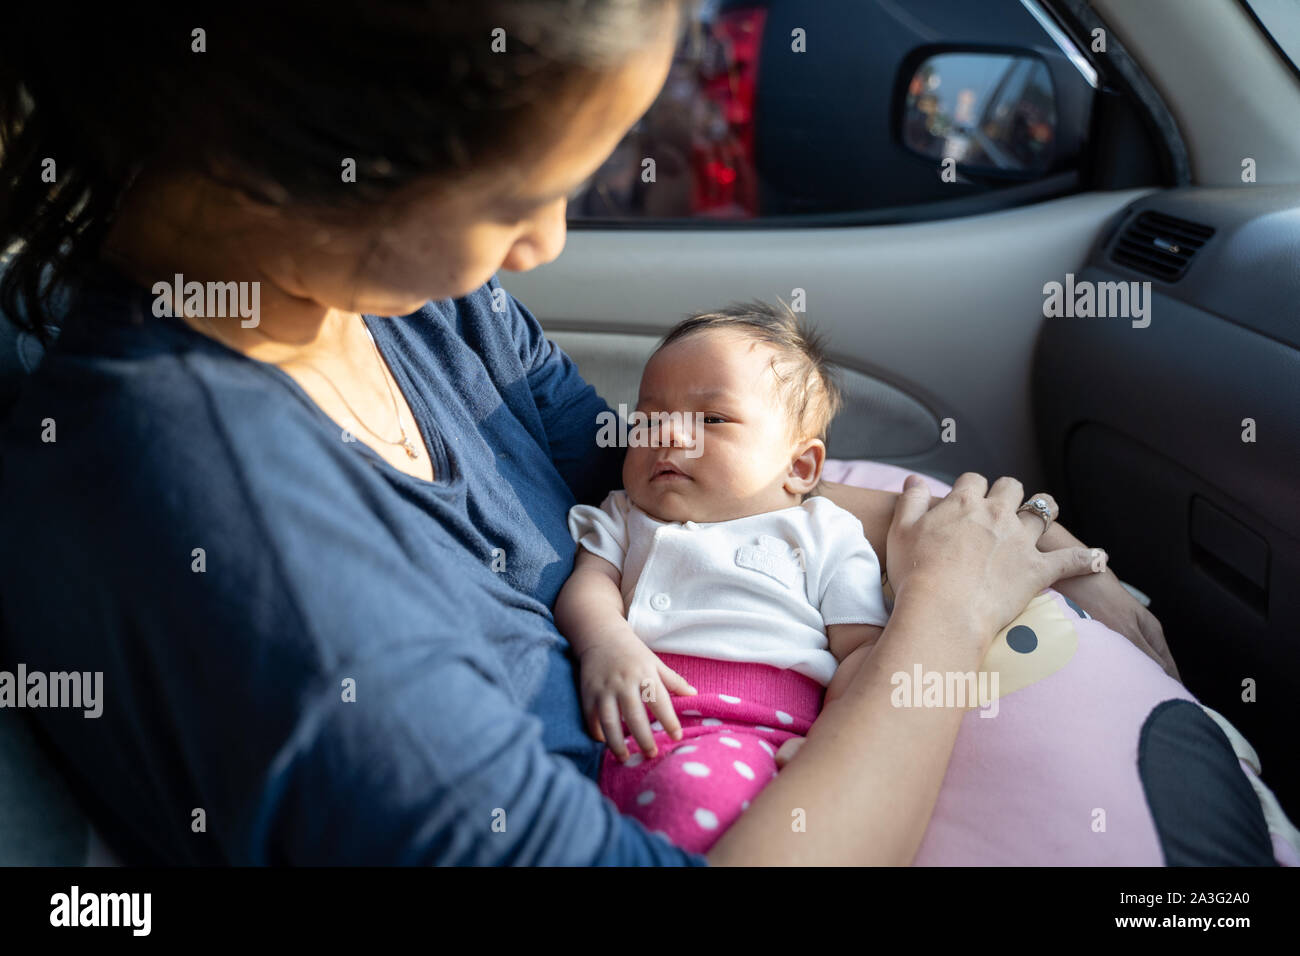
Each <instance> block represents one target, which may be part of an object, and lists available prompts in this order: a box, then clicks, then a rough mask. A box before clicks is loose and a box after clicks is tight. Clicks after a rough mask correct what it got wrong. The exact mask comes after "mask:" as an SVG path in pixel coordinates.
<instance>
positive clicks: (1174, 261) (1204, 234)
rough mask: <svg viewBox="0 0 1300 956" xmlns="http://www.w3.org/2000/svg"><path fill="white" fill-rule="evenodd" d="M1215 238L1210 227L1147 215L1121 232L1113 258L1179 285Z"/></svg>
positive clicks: (1154, 214) (1162, 216)
mask: <svg viewBox="0 0 1300 956" xmlns="http://www.w3.org/2000/svg"><path fill="white" fill-rule="evenodd" d="M1212 235H1214V230H1213V229H1211V228H1210V227H1209V226H1202V225H1198V224H1197V223H1194V222H1188V221H1187V220H1186V219H1175V218H1174V217H1173V216H1166V215H1164V214H1163V213H1158V212H1144V213H1142V215H1140V216H1138V217H1137V218H1136V219H1135V220H1133V221H1132V222H1131V223H1129V224H1128V226H1127V227H1126V228H1125V230H1124V231H1123V232H1122V233H1120V237H1119V240H1118V241H1117V242H1116V243H1115V248H1114V249H1113V250H1112V251H1111V254H1110V257H1111V259H1112V260H1113V261H1115V262H1117V263H1119V264H1120V265H1122V266H1126V267H1127V268H1129V269H1132V270H1134V271H1135V272H1141V273H1143V274H1144V275H1149V276H1152V277H1154V278H1156V279H1159V280H1160V281H1161V282H1177V281H1178V280H1179V279H1181V278H1182V277H1183V274H1184V273H1186V272H1187V266H1188V264H1189V263H1190V262H1191V261H1192V256H1194V255H1196V253H1197V250H1199V249H1200V248H1201V246H1203V245H1205V243H1206V241H1207V240H1209V238H1210V237H1211V236H1212Z"/></svg>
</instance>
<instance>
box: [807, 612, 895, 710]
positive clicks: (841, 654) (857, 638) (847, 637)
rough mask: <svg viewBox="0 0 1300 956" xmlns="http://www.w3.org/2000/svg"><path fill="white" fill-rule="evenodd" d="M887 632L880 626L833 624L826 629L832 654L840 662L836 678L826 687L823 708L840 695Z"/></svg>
mask: <svg viewBox="0 0 1300 956" xmlns="http://www.w3.org/2000/svg"><path fill="white" fill-rule="evenodd" d="M884 631H885V629H884V627H882V626H880V625H878V624H831V625H828V626H827V628H826V637H827V639H828V640H829V641H830V645H831V653H832V654H834V655H835V659H836V660H837V661H839V662H840V666H839V667H837V668H835V676H834V677H832V678H831V682H830V683H829V684H828V685H827V686H826V699H825V701H824V702H823V705H822V706H825V705H826V704H829V703H830V702H831V701H832V700H834V699H835V698H836V697H838V696H839V695H840V693H841V692H842V690H843V689H844V687H846V686H847V685H848V684H849V683H850V682H851V681H852V680H853V675H854V674H855V673H857V670H858V668H859V667H861V666H862V663H863V661H865V660H866V659H867V657H868V656H869V655H870V654H871V652H872V651H873V650H875V647H876V641H878V640H880V635H881V634H883V633H884Z"/></svg>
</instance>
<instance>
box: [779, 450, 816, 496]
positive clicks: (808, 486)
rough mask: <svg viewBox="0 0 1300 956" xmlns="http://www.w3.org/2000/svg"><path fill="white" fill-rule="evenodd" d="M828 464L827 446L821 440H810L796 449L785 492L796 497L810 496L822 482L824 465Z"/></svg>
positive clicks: (787, 476)
mask: <svg viewBox="0 0 1300 956" xmlns="http://www.w3.org/2000/svg"><path fill="white" fill-rule="evenodd" d="M824 464H826V444H825V443H824V442H823V441H822V440H821V439H820V438H810V439H808V440H807V441H806V442H804V443H803V444H802V445H800V446H798V447H797V448H796V449H795V456H794V458H793V459H792V460H791V461H790V471H789V473H788V474H787V475H786V479H785V490H786V491H788V492H790V493H791V494H795V495H806V494H809V493H810V492H811V491H812V490H813V489H814V488H816V487H817V484H818V482H820V481H821V480H822V465H824Z"/></svg>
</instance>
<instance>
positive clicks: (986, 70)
mask: <svg viewBox="0 0 1300 956" xmlns="http://www.w3.org/2000/svg"><path fill="white" fill-rule="evenodd" d="M913 62H915V61H913ZM900 99H901V103H899V104H897V105H896V110H895V116H896V117H898V118H899V119H898V122H899V128H898V130H897V133H898V138H899V141H900V142H901V143H902V145H903V146H904V147H905V148H906V149H908V150H909V151H911V152H913V153H915V154H917V155H918V156H923V157H925V158H926V159H929V160H932V161H933V162H934V163H935V164H936V165H938V164H940V163H942V162H943V161H944V160H947V159H951V160H955V162H956V167H957V170H958V171H959V172H961V173H962V174H964V175H966V176H968V177H970V178H976V179H1035V178H1038V177H1040V176H1043V175H1044V174H1046V173H1047V172H1049V171H1050V170H1051V168H1052V166H1053V163H1054V162H1055V160H1056V158H1057V156H1058V140H1059V139H1060V135H1059V132H1060V131H1059V122H1058V118H1057V96H1056V88H1055V85H1054V84H1053V82H1052V74H1051V72H1050V71H1049V70H1048V68H1047V64H1046V63H1045V62H1044V61H1043V60H1042V59H1041V58H1040V57H1039V56H1038V55H1037V54H1034V53H1030V52H1027V51H1026V52H1023V53H980V52H963V51H957V52H947V53H936V54H933V55H931V56H928V57H926V58H925V59H923V60H921V61H920V63H919V65H917V66H916V67H915V69H914V70H912V72H911V76H910V78H907V77H906V74H905V82H904V84H903V85H902V87H901V90H900Z"/></svg>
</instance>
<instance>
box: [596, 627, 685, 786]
mask: <svg viewBox="0 0 1300 956" xmlns="http://www.w3.org/2000/svg"><path fill="white" fill-rule="evenodd" d="M578 667H579V677H578V689H579V694H580V697H581V700H582V712H583V713H584V714H585V715H586V717H587V729H588V732H589V733H590V734H591V736H592V737H594V738H595V739H596V740H600V741H603V742H604V743H605V744H607V745H608V746H609V749H610V750H612V751H613V752H614V756H616V757H617V758H618V759H619V761H624V760H626V759H627V758H628V749H627V742H626V741H625V740H624V739H623V725H622V721H620V718H619V714H620V712H621V713H622V720H623V721H626V722H627V727H628V730H630V731H631V732H632V736H633V737H634V738H635V739H636V742H637V743H638V744H639V745H640V746H641V752H642V753H644V754H645V755H646V756H647V757H654V756H656V755H657V754H658V753H659V748H658V747H656V746H655V739H654V732H653V731H652V730H651V729H650V721H649V720H647V719H646V713H645V709H646V705H649V707H650V710H651V711H652V712H653V713H654V715H655V716H656V717H657V718H658V719H659V721H660V723H662V724H663V726H664V730H665V731H667V732H668V736H670V737H672V738H673V739H674V740H680V739H681V736H682V725H681V723H680V722H679V721H678V719H677V712H676V711H674V710H673V705H672V702H671V701H670V700H669V696H670V695H671V694H678V695H683V696H684V695H691V694H694V693H695V688H694V687H692V686H691V685H690V684H689V683H687V681H686V679H685V678H684V677H682V676H681V675H680V674H678V673H677V672H676V671H674V670H673V669H672V668H670V667H668V666H667V665H666V664H664V662H663V661H661V660H660V659H659V657H658V655H656V654H655V652H654V651H652V650H650V648H648V647H646V645H645V643H644V642H642V640H641V639H640V638H639V637H637V636H636V634H635V633H634V632H633V631H632V629H631V628H627V631H626V633H618V634H613V635H611V636H609V637H608V638H606V639H603V640H601V641H599V642H596V643H594V644H592V646H590V647H588V648H587V649H586V650H584V651H583V652H582V653H581V654H580V655H579V656H578Z"/></svg>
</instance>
